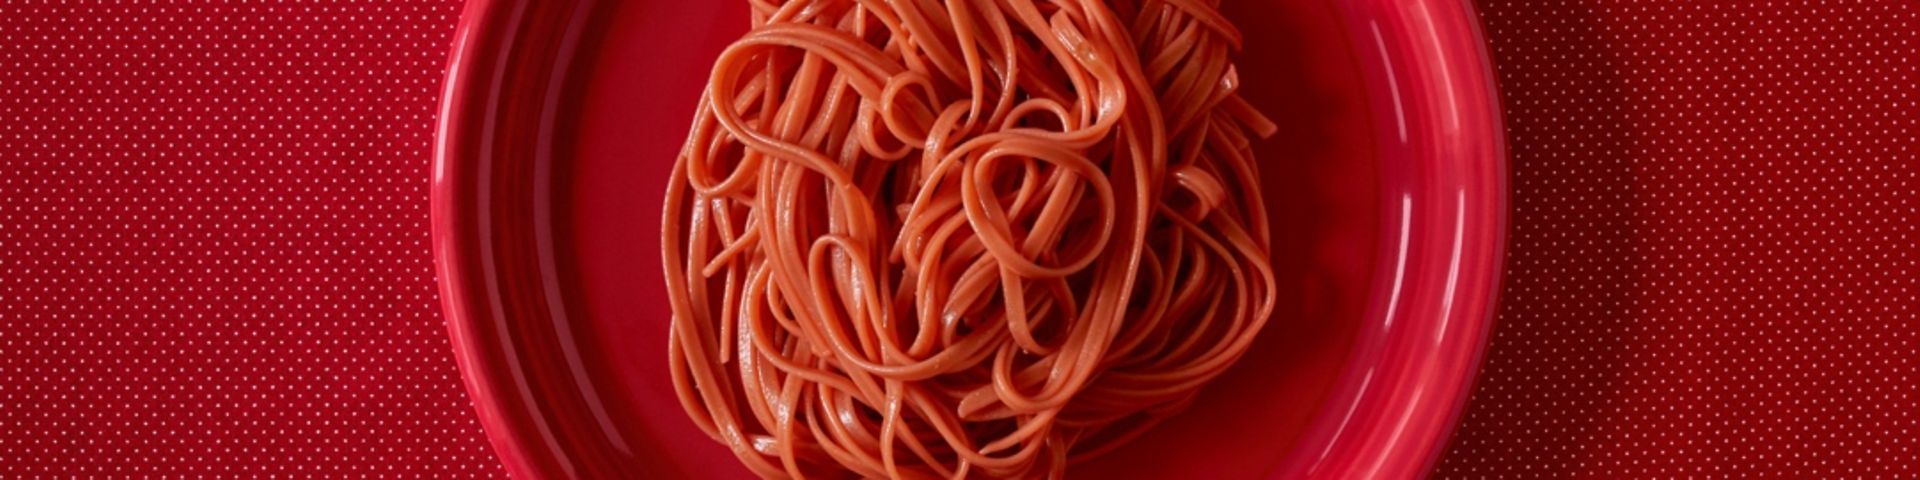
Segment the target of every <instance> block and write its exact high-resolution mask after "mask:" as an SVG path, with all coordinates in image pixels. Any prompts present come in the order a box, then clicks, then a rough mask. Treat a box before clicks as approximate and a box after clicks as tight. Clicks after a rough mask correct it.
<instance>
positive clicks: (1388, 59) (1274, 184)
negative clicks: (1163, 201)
mask: <svg viewBox="0 0 1920 480" xmlns="http://www.w3.org/2000/svg"><path fill="white" fill-rule="evenodd" d="M1225 3H1226V4H1227V6H1226V7H1225V8H1226V9H1227V10H1228V11H1227V13H1228V15H1229V16H1230V17H1231V18H1234V19H1236V21H1238V22H1240V26H1241V27H1242V29H1243V30H1245V32H1246V34H1247V37H1248V38H1247V40H1248V42H1247V47H1246V51H1245V52H1244V54H1243V55H1242V60H1241V74H1242V78H1243V79H1245V84H1246V87H1245V90H1244V93H1245V95H1246V96H1247V97H1248V99H1249V100H1251V101H1253V102H1254V104H1255V105H1257V106H1259V107H1261V108H1262V109H1263V110H1264V111H1266V112H1268V113H1269V114H1271V116H1273V117H1275V118H1276V119H1278V120H1279V121H1280V122H1281V123H1282V124H1283V125H1284V129H1283V130H1282V131H1281V133H1280V135H1278V136H1277V137H1276V138H1274V139H1272V140H1271V141H1268V142H1267V143H1265V144H1264V146H1263V148H1261V151H1260V152H1259V153H1260V154H1261V156H1262V158H1263V159H1264V163H1263V166H1262V169H1263V170H1262V173H1263V177H1264V178H1263V179H1262V180H1263V182H1265V185H1267V186H1268V190H1267V195H1268V202H1269V204H1270V206H1271V209H1272V212H1273V214H1274V216H1275V217H1274V224H1275V225H1276V227H1275V228H1276V231H1275V232H1274V238H1275V245H1274V249H1275V255H1274V262H1275V263H1276V267H1277V269H1278V270H1279V272H1280V273H1281V282H1282V292H1283V298H1282V305H1283V306H1282V309H1281V311H1280V312H1279V313H1278V317H1277V318H1276V320H1275V321H1274V322H1273V323H1271V324H1269V325H1270V326H1269V327H1268V328H1267V330H1266V331H1265V332H1264V333H1263V334H1262V336H1261V338H1260V340H1259V342H1258V343H1257V344H1256V345H1255V347H1254V349H1253V351H1252V352H1251V353H1250V354H1248V355H1247V356H1246V357H1245V358H1244V359H1243V360H1242V361H1241V363H1240V364H1239V365H1237V366H1236V367H1235V368H1234V369H1233V370H1232V371H1231V372H1229V373H1228V374H1227V375H1226V376H1224V377H1222V378H1221V379H1219V381H1217V382H1215V383H1214V384H1212V385H1209V386H1208V387H1207V389H1206V391H1205V392H1204V393H1203V395H1202V397H1201V399H1200V400H1199V402H1198V403H1197V404H1196V405H1194V407H1193V408H1192V409H1191V410H1190V411H1188V412H1187V413H1186V414H1183V415H1180V416H1178V417H1176V418H1175V419H1173V420H1170V421H1168V422H1167V423H1166V424H1164V425H1162V426H1160V427H1158V428H1157V429H1156V430H1154V431H1153V432H1150V433H1148V434H1147V435H1146V436H1144V437H1143V438H1141V439H1140V440H1139V441H1137V442H1135V443H1133V444H1130V445H1129V446H1127V447H1126V448H1123V449H1122V450H1121V451H1119V452H1116V453H1114V454H1111V455H1108V456H1105V457H1102V458H1101V459H1099V460H1096V461H1095V462H1093V463H1091V464H1088V465H1082V466H1079V467H1076V470H1075V472H1076V474H1090V478H1105V477H1109V476H1125V477H1147V478H1171V477H1175V476H1181V477H1189V478H1266V477H1300V476H1320V477H1334V478H1349V477H1361V478H1373V477H1380V476H1387V477H1407V476H1412V475H1416V474H1419V473H1421V472H1424V471H1426V469H1427V468H1428V467H1429V465H1430V464H1431V463H1432V462H1433V460H1434V459H1435V457H1436V456H1437V454H1438V453H1439V447H1440V446H1441V445H1442V444H1443V443H1444V442H1445V440H1446V437H1447V435H1448V433H1449V432H1450V431H1451V429H1452V426H1453V424H1454V423H1455V422H1454V420H1455V418H1456V417H1457V415H1458V412H1459V411H1460V408H1461V404H1462V402H1463V401H1464V399H1465V394H1466V392H1467V388H1468V387H1469V386H1470V383H1471V381H1472V374H1473V372H1474V371H1475V367H1476V366H1477V363H1478V359H1479V355H1480V351H1481V349H1482V345H1483V344H1484V341H1485V338H1486V332H1487V330H1488V328H1489V327H1490V322H1491V312H1492V304H1493V300H1494V298H1495V297H1494V294H1495V292H1496V289H1495V288H1494V286H1495V284H1496V282H1497V274H1498V272H1499V265H1500V264H1499V261H1500V258H1501V247H1502V243H1503V241H1504V234H1505V232H1504V226H1505V217H1506V213H1505V198H1504V196H1503V195H1504V193H1503V192H1504V185H1505V178H1504V176H1505V161H1504V152H1503V150H1502V148H1503V147H1502V135H1501V128H1500V121H1499V115H1498V107H1497V102H1496V99H1495V95H1494V88H1493V84H1492V79H1491V76H1490V72H1489V68H1488V64H1487V60H1486V55H1485V53H1484V52H1483V44H1482V40H1481V37H1480V36H1479V34H1478V32H1477V31H1476V30H1475V29H1476V19H1475V17H1474V15H1473V13H1472V11H1471V9H1470V8H1469V7H1468V6H1467V5H1465V4H1464V3H1461V2H1459V1H1457V0H1402V1H1393V0H1348V1H1340V0H1290V1H1280V0H1242V1H1234V2H1225ZM746 23H747V22H746V16H745V14H744V2H738V1H721V2H705V1H699V2H695V1H629V2H605V1H593V0H567V1H553V0H546V1H534V0H477V1H474V2H472V3H470V4H469V6H468V7H467V11H466V14H465V18H464V20H463V21H462V23H461V27H460V31H459V33H458V35H457V37H456V43H455V47H454V50H455V51H454V58H453V62H452V64H451V67H450V69H449V73H448V82H447V89H446V92H445V95H444V99H443V102H442V104H443V111H442V114H441V124H440V138H439V140H440V141H439V145H438V151H437V152H436V163H435V168H434V179H433V182H434V183H433V207H432V208H433V215H434V220H433V238H434V248H435V255H436V259H435V260H436V264H437V266H438V268H439V277H440V285H441V291H442V296H443V300H444V302H445V308H446V313H447V319H448V322H449V326H450V330H451V332H452V336H453V341H454V346H455V349H456V351H457V355H458V360H459V363H460V367H461V369H462V371H463V373H464V374H465V376H466V381H467V387H468V390H469V391H470V393H471V394H472V398H473V399H474V402H475V404H476V407H477V409H478V410H479V412H480V418H481V422H482V424H483V425H484V426H485V428H486V429H487V432H488V435H489V436H490V437H491V439H492V441H493V444H494V447H495V449H496V450H497V451H498V453H499V455H500V457H501V459H502V460H503V461H504V462H505V463H506V465H507V467H508V469H509V470H510V471H511V472H513V473H515V474H516V475H519V476H522V477H530V478H563V477H586V478H606V477H625V476H640V475H642V474H645V476H649V477H662V476H665V477H692V478H729V477H743V476H746V475H747V473H746V471H745V469H743V468H742V467H740V466H739V465H738V463H737V461H736V460H734V459H733V458H732V456H731V454H730V453H728V452H727V451H726V450H725V449H724V448H722V447H721V446H720V445H719V444H718V443H715V442H713V441H712V440H709V439H708V438H706V436H705V435H703V434H702V433H700V432H699V431H698V430H697V429H695V428H694V426H693V424H692V423H691V422H690V421H688V420H686V419H685V415H684V414H683V413H682V411H681V409H680V407H679V405H678V403H677V401H676V400H675V399H674V394H673V387H672V386H671V384H670V383H669V382H668V378H667V368H666V367H667V353H666V347H667V341H666V336H667V324H668V322H669V312H668V308H667V305H666V302H665V301H664V298H665V295H664V292H663V291H662V289H663V288H664V287H663V286H662V280H661V269H660V265H659V259H660V250H659V249H660V245H659V240H658V230H657V229H658V225H659V212H660V202H661V199H662V196H663V192H664V188H665V182H666V178H665V177H666V174H667V172H668V169H669V167H670V165H671V164H672V162H673V159H674V154H675V153H676V152H677V151H678V150H679V147H680V143H681V141H682V140H683V138H684V135H685V133H686V128H687V126H688V124H689V119H690V118H691V114H692V112H693V109H694V103H695V102H696V101H697V100H698V96H699V92H700V89H701V88H702V87H703V86H704V84H705V81H706V77H707V72H708V70H709V65H710V63H711V61H712V58H713V57H714V56H715V55H716V54H717V53H718V52H719V51H720V49H721V48H723V47H724V46H725V45H726V44H727V43H728V42H729V41H730V40H731V39H733V38H736V37H738V36H739V35H740V34H741V33H742V32H743V31H744V28H745V26H746ZM1121 474H1124V475H1121Z"/></svg>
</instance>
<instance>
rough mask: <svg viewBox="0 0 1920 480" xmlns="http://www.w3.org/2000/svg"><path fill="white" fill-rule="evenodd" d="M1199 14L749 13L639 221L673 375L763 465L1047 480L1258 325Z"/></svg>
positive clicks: (1159, 9) (1226, 129) (1249, 242)
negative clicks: (657, 258)
mask: <svg viewBox="0 0 1920 480" xmlns="http://www.w3.org/2000/svg"><path fill="white" fill-rule="evenodd" d="M1217 2H1218V0H1152V1H1145V0H1133V1H1129V0H1115V1H1096V0H1059V1H1032V0H946V1H944V2H941V1H934V0H840V1H831V0H817V1H805V0H793V1H785V2H782V1H773V0H755V1H752V2H751V3H752V12H753V14H752V17H753V18H752V30H751V31H750V32H749V33H747V34H746V36H745V37H743V38H741V39H740V40H738V41H737V42H735V43H734V44H733V45H732V46H731V47H729V48H728V49H727V50H726V51H725V53H723V54H722V55H721V56H720V58H719V59H718V60H717V61H716V64H715V66H714V69H713V73H712V77H711V81H710V84H709V86H708V88H707V91H706V95H705V97H704V98H703V100H702V101H701V104H700V108H699V111H698V113H697V114H696V116H695V119H694V122H693V130H692V133H691V134H690V136H689V138H688V140H687V144H686V147H685V149H684V150H683V151H682V153H681V155H680V158H679V161H678V162H677V163H676V164H675V166H674V170H673V173H672V175H673V178H672V181H671V182H670V186H669V188H668V191H667V199H666V207H665V220H664V222H663V225H662V235H663V238H664V244H665V245H666V248H665V251H664V259H665V264H666V278H667V285H668V290H669V296H670V298H671V300H672V303H673V305H672V308H673V312H674V321H673V327H672V328H673V331H672V340H671V343H672V344H671V347H670V351H671V353H670V356H671V362H672V374H673V379H674V387H675V388H676V389H677V391H678V393H679V397H680V401H681V403H682V405H683V406H684V407H685V408H686V410H687V413H688V415H689V416H690V417H692V418H693V420H694V422H696V423H697V424H698V425H699V427H700V428H701V429H703V430H705V431H706V432H707V433H708V434H709V435H711V436H712V437H713V438H714V439H715V440H717V441H719V442H722V443H724V444H726V445H727V446H729V447H730V448H731V449H732V450H733V452H734V454H735V455H737V456H738V457H739V458H740V460H741V461H742V462H744V463H745V464H746V466H747V467H748V468H750V469H751V470H752V471H753V472H755V473H757V474H759V475H761V476H765V477H796V478H797V477H815V478H820V477H825V478H841V477H847V476H861V477H870V478H965V477H1056V478H1057V477H1059V476H1060V475H1061V474H1062V472H1063V471H1064V469H1065V468H1066V467H1067V466H1068V465H1069V464H1070V463H1073V462H1075V461H1078V460H1080V459H1084V458H1087V457H1090V456H1093V455H1097V454H1099V453H1100V452H1103V451H1105V450H1108V449H1110V448H1112V447H1114V446H1116V445H1118V444H1120V443H1122V442H1124V441H1126V440H1127V439H1129V438H1131V437H1133V436H1135V435H1138V434H1139V433H1141V432H1142V431H1144V430H1145V429H1147V428H1148V427H1150V426H1152V425H1154V424H1155V423H1156V422H1158V421H1159V420H1161V419H1163V418H1165V417H1166V416H1168V415H1171V414H1173V413H1175V412H1177V411H1179V410H1180V409H1182V408H1184V407H1185V406H1186V405H1187V404H1188V403H1190V401H1191V400H1192V399H1193V397H1194V394H1195V392H1196V391H1197V389H1198V387H1200V385H1202V384H1203V383H1205V382H1207V381H1208V380H1210V379H1212V378H1214V377H1215V376H1217V375H1219V374H1220V373H1221V372H1222V371H1224V370H1225V369H1226V368H1227V367H1228V366H1229V365H1231V364H1232V363H1233V362H1234V361H1235V360H1236V359H1238V358H1239V357H1240V356H1241V354H1243V353H1244V352H1245V351H1246V350H1247V346H1248V344H1249V343H1250V342H1252V340H1253V338H1254V335H1255V334H1256V333H1257V332H1258V331H1259V329H1260V327H1261V325H1262V324H1264V323H1265V322H1266V320H1267V318H1268V316H1269V315H1270V314H1271V312H1272V311H1273V308H1274V298H1275V296H1274V278H1273V272H1272V271H1271V270H1270V269H1269V267H1268V225H1267V216H1266V212H1265V209H1264V206H1263V203H1262V201H1261V196H1260V190H1259V188H1258V185H1257V184H1256V182H1257V179H1258V178H1259V175H1258V173H1257V171H1256V170H1257V166H1256V164H1255V162H1254V159H1253V157H1252V155H1251V153H1250V151H1251V138H1252V137H1255V136H1265V135H1267V134H1270V133H1272V131H1273V129H1274V128H1275V127H1274V125H1273V124H1272V123H1271V122H1268V121H1267V120H1266V119H1265V118H1264V117H1262V116H1261V115H1260V114H1259V113H1257V112H1255V111H1254V109H1253V108H1251V107H1249V106H1248V105H1247V104H1246V102H1244V101H1242V100H1241V99H1240V98H1239V97H1238V96H1237V95H1236V94H1235V88H1236V87H1237V83H1238V79H1237V77H1236V74H1235V72H1234V68H1233V65H1232V63H1231V60H1230V55H1231V54H1232V53H1234V51H1235V50H1236V49H1237V48H1238V43H1239V34H1238V32H1236V31H1235V30H1234V27H1233V26H1232V25H1231V24H1230V23H1229V22H1228V21H1227V20H1226V19H1225V18H1224V17H1222V16H1221V15H1220V14H1219V13H1218V12H1217V11H1216V10H1215V5H1216V3H1217Z"/></svg>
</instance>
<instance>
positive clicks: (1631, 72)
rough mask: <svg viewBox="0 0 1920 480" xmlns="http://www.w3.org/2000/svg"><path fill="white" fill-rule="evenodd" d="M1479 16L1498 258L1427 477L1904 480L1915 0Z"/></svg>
mask: <svg viewBox="0 0 1920 480" xmlns="http://www.w3.org/2000/svg"><path fill="white" fill-rule="evenodd" d="M1480 4H1481V14H1482V17H1483V20H1484V21H1485V24H1486V27H1487V29H1486V31H1487V33H1488V35H1489V36H1490V37H1491V47H1492V53H1493V55H1494V57H1495V63H1496V68H1497V70H1498V72H1497V73H1498V76H1499V78H1500V81H1501V86H1502V88H1503V94H1504V96H1505V102H1506V107H1507V121H1508V127H1509V132H1508V134H1509V138H1510V139H1511V147H1512V161H1513V167H1514V168H1513V177H1512V187H1513V196H1512V200H1513V212H1512V231H1511V232H1512V233H1511V244H1510V252H1509V258H1508V260H1507V283H1506V285H1505V287H1504V292H1503V295H1502V302H1503V305H1502V307H1501V310H1500V315H1499V319H1498V321H1499V325H1498V326H1497V328H1496V329H1495V331H1494V336H1493V340H1492V345H1491V347H1490V350H1489V351H1488V354H1487V359H1486V363H1485V365H1484V367H1483V370H1482V372H1481V377H1480V381H1479V384H1478V386H1477V387H1476V389H1475V391H1474V393H1473V398H1472V401H1471V403H1470V405H1469V407H1468V410H1467V413H1466V415H1465V417H1464V419H1463V423H1462V424H1461V426H1460V429H1459V430H1458V431H1457V432H1456V434H1455V438H1454V439H1453V443H1452V444H1451V446H1450V448H1449V450H1448V452H1447V453H1446V455H1445V457H1444V459H1443V460H1442V461H1441V463H1440V464H1439V466H1438V470H1437V472H1436V473H1437V474H1438V475H1439V476H1441V477H1453V478H1481V477H1525V478H1535V477H1563V476H1579V477H1597V478H1622V477H1628V478H1635V477H1677V476H1683V477H1752V476H1784V477H1794V478H1838V477H1849V478H1851V477H1889V476H1903V475H1904V476H1912V475H1915V474H1920V381H1917V380H1920V271H1917V270H1920V269H1917V268H1916V262H1917V261H1920V244H1916V243H1915V241H1916V239H1920V234H1917V232H1916V230H1920V210H1917V208H1920V155H1917V154H1916V153H1917V152H1916V148H1915V147H1916V143H1920V136H1916V133H1920V132H1916V129H1915V121H1916V118H1917V116H1916V114H1917V113H1920V103H1917V102H1920V83H1916V80H1920V75H1916V70H1920V21H1917V20H1916V19H1920V13H1917V12H1920V4H1916V3H1915V2H1909V1H1865V0H1785V1H1775V2H1723V1H1672V0H1511V1H1509V0H1485V1H1482V2H1480Z"/></svg>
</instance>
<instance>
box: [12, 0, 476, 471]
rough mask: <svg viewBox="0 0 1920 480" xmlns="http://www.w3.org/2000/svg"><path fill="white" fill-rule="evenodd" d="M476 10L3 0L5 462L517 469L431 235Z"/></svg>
mask: <svg viewBox="0 0 1920 480" xmlns="http://www.w3.org/2000/svg"><path fill="white" fill-rule="evenodd" d="M458 15H459V4H458V2H455V1H445V0H423V1H378V0H355V1H287V0H250V1H249V0H229V1H218V2H211V1H194V2H182V1H164V0H151V1H132V0H97V1H75V0H58V1H55V0H8V1H6V2H4V3H0V476H3V477H42V476H55V475H58V476H71V477H150V476H156V475H161V476H180V477H241V478H261V477H269V478H273V477H327V478H357V477H375V476H377V477H429V476H430V477H491V476H497V475H499V467H498V465H497V462H496V461H495V460H494V457H493V454H492V452H491V451H490V450H489V448H488V447H487V444H486V441H485V438H484V436H483V435H482V433H481V432H480V428H479V426H478V425H477V423H476V421H475V419H474V415H473V413H472V411H471V409H470V404H469V402H468V400H467V399H466V397H465V393H464V391H463V389H462V387H461V384H460V379H459V372H458V371H457V370H456V369H455V368H454V365H453V361H452V357H451V355H450V347H449V344H448V341H447V339H446V333H445V332H446V330H445V326H444V324H443V322H442V321H441V320H440V316H439V313H438V304H439V301H438V299H437V297H436V294H435V289H434V284H433V278H432V277H433V274H434V272H433V266H432V259H431V255H430V252H429V244H428V231H427V178H428V177H427V175H428V167H429V163H430V155H431V151H430V149H431V148H430V147H431V139H432V133H433V120H434V119H433V114H434V111H435V104H436V102H437V95H438V93H439V92H438V88H439V84H440V78H441V74H442V68H443V66H444V64H445V58H446V51H447V46H448V41H449V38H450V35H451V33H452V29H453V25H454V23H455V21H456V20H457V17H458Z"/></svg>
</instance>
